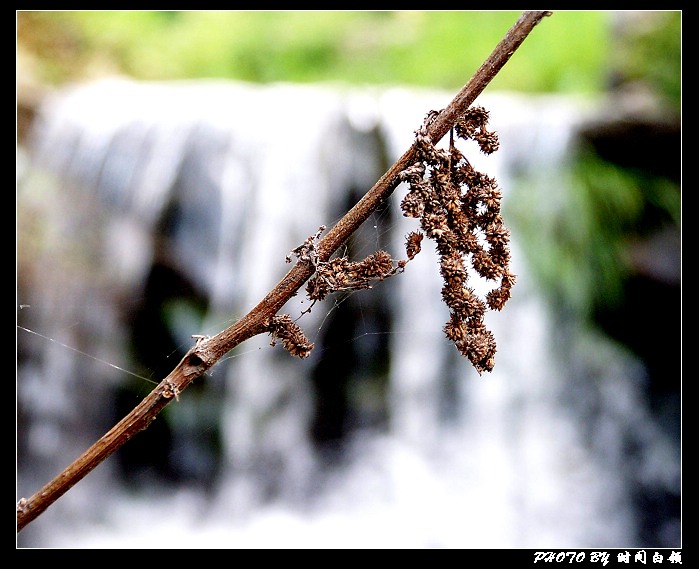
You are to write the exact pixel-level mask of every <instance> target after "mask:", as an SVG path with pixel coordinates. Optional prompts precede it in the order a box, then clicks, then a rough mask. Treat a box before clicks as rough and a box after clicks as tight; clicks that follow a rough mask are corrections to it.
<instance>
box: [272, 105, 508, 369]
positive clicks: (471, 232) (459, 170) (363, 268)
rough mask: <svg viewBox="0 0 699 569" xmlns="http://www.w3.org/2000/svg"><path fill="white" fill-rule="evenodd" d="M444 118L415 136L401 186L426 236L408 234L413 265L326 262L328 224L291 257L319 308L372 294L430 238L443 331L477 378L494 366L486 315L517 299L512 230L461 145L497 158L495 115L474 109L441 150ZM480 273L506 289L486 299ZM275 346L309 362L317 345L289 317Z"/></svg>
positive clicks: (492, 187) (373, 258)
mask: <svg viewBox="0 0 699 569" xmlns="http://www.w3.org/2000/svg"><path fill="white" fill-rule="evenodd" d="M437 114H438V113H436V112H435V111H431V112H430V113H429V114H428V115H427V117H426V119H425V122H424V124H423V125H422V127H421V128H420V129H418V130H417V131H416V133H415V134H416V150H417V161H416V162H415V163H414V164H413V165H412V166H410V167H409V168H406V169H405V170H403V172H401V175H400V179H401V181H404V182H407V183H408V184H409V191H408V193H407V194H406V196H405V198H403V201H402V202H401V209H402V210H403V215H405V216H406V217H415V218H418V219H420V225H421V228H422V231H423V232H424V233H422V232H419V231H414V232H411V233H410V234H408V236H407V239H406V244H405V250H406V254H407V256H408V259H407V260H401V261H395V260H394V259H392V258H391V256H390V255H389V254H388V253H387V252H386V251H383V250H380V251H376V252H375V253H372V254H371V255H369V256H368V257H366V258H365V259H363V260H361V261H355V262H352V261H350V260H349V259H347V257H335V258H333V259H331V260H329V261H320V260H319V256H318V252H317V251H316V241H317V240H318V239H320V235H321V233H322V232H323V231H324V230H325V226H321V227H320V228H319V229H318V231H317V232H316V234H315V235H311V236H310V237H308V238H307V239H306V240H305V241H304V242H303V243H302V244H301V245H299V246H298V247H296V248H295V249H294V250H293V251H291V253H290V254H289V255H288V256H287V258H286V261H287V262H288V263H290V262H291V259H292V256H296V258H297V259H299V260H300V261H304V262H308V263H311V264H312V265H313V267H314V268H315V274H314V275H313V277H311V278H310V279H309V281H308V284H307V285H306V294H307V296H308V298H309V300H312V301H313V303H315V302H316V301H319V300H323V299H325V298H326V297H327V296H328V295H329V294H331V293H334V292H349V291H355V290H360V289H367V288H371V286H372V283H374V282H376V281H382V280H384V279H386V278H388V277H391V276H393V275H395V274H397V273H399V272H402V271H403V270H404V269H405V266H406V264H407V263H408V262H409V261H411V260H412V259H413V258H414V257H415V255H417V254H418V253H419V252H420V249H421V246H422V239H423V236H424V235H425V234H426V235H427V236H428V237H430V238H431V239H433V240H434V241H435V242H436V244H437V252H438V254H439V263H440V273H441V275H442V278H443V279H444V286H443V287H442V299H443V300H444V302H445V303H446V305H447V306H448V307H449V310H450V312H451V317H450V319H449V322H447V323H446V325H445V326H444V333H445V334H446V336H447V338H449V339H450V340H451V341H452V342H454V344H455V345H456V347H457V348H458V349H459V351H460V352H461V353H462V354H463V355H464V356H466V357H468V359H469V360H470V361H471V363H472V364H473V366H474V367H475V368H476V370H477V371H478V373H482V372H483V371H492V369H493V366H494V363H495V351H496V345H495V338H494V336H493V334H492V333H491V332H490V331H489V330H488V329H487V328H486V327H485V324H484V323H483V316H484V314H485V312H486V310H488V309H489V308H490V309H492V310H500V309H502V307H503V306H504V305H505V303H506V302H507V301H508V300H509V298H510V289H511V288H512V286H513V285H514V283H515V275H513V274H512V273H511V272H510V270H509V261H510V250H509V237H510V233H509V230H508V229H507V228H506V227H505V225H504V224H503V220H502V216H501V215H500V200H501V193H500V190H499V189H498V186H497V183H496V181H495V180H493V179H492V178H490V177H488V176H486V175H485V174H481V173H480V172H477V171H476V170H475V169H474V168H473V166H471V164H470V162H469V161H468V160H467V159H466V158H465V157H464V155H463V154H462V153H461V152H460V151H459V150H458V149H457V148H456V146H455V145H454V133H456V136H457V137H459V138H462V139H464V140H469V139H470V140H475V141H476V142H477V143H478V145H479V147H480V149H481V151H482V152H484V153H486V154H490V153H492V152H495V151H496V150H497V149H498V146H499V141H498V137H497V135H496V134H495V133H494V132H490V131H488V130H487V128H486V124H487V122H488V112H487V111H486V110H485V109H483V108H482V107H473V108H471V109H469V110H468V112H467V113H466V114H465V115H464V116H463V117H462V118H461V120H459V121H458V122H457V123H456V125H455V126H454V129H453V130H452V132H451V134H450V141H449V149H448V150H440V149H437V148H436V147H435V145H434V144H433V143H432V141H431V139H430V138H429V136H428V134H427V128H428V126H429V125H430V122H431V121H432V120H434V118H435V117H436V116H437ZM469 259H470V264H471V265H472V266H473V268H474V270H475V271H476V273H478V274H479V275H480V276H481V277H484V278H485V279H488V280H498V279H499V286H497V287H496V288H494V289H493V290H491V291H490V292H489V293H488V294H487V295H486V298H485V300H482V299H480V298H479V297H478V295H477V294H476V293H475V292H474V290H473V288H471V287H469V286H467V282H468V277H469V274H468V269H467V262H468V260H469ZM308 311H310V308H309V309H308ZM267 331H268V332H269V333H270V334H271V336H272V345H275V344H276V341H277V339H281V340H282V342H283V344H284V347H285V348H286V349H287V350H288V351H289V352H290V353H291V354H292V355H295V356H298V357H300V358H306V357H308V355H309V354H310V352H311V350H312V349H313V343H311V342H310V341H309V340H308V338H306V336H305V335H304V333H303V331H302V330H301V328H300V327H299V326H298V325H296V324H295V323H294V322H293V321H292V320H291V317H290V316H289V315H288V314H284V315H282V316H275V317H274V318H272V319H271V320H270V322H269V323H268V327H267Z"/></svg>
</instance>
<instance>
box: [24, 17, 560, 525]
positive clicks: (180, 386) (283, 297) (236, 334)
mask: <svg viewBox="0 0 699 569" xmlns="http://www.w3.org/2000/svg"><path fill="white" fill-rule="evenodd" d="M548 15H550V12H548V11H536V12H534V11H532V12H524V13H523V14H522V15H521V16H520V18H519V19H518V20H517V22H516V23H515V24H514V26H512V28H511V29H510V30H509V31H508V32H507V34H506V35H505V37H504V38H503V40H502V41H501V42H500V43H499V44H498V45H497V46H496V48H495V49H494V50H493V52H492V53H491V54H490V56H489V57H488V59H486V61H485V62H484V63H483V65H481V67H480V68H479V69H478V71H477V72H476V73H475V74H474V76H473V77H472V78H471V79H470V80H469V81H468V83H467V84H466V85H465V86H464V87H463V89H461V91H459V93H458V94H457V95H456V97H455V98H454V99H453V100H452V102H451V103H450V104H449V105H448V106H447V107H446V108H445V109H444V110H443V111H442V112H441V113H439V115H438V116H437V117H436V119H435V120H434V121H433V122H432V123H431V124H430V126H429V129H428V136H429V137H430V139H431V140H432V141H433V142H434V143H435V144H436V143H438V142H439V141H440V140H441V139H442V138H443V137H444V136H445V135H446V133H447V132H449V130H450V129H451V128H452V127H453V126H454V124H455V122H456V121H457V120H458V119H459V117H461V116H462V115H463V114H464V113H465V112H466V110H467V109H468V108H469V106H470V105H471V104H472V103H473V102H474V101H475V99H476V98H477V97H478V95H480V94H481V93H482V92H483V90H484V89H485V88H486V86H487V85H488V84H489V83H490V81H491V80H492V79H493V78H494V77H495V76H496V75H497V73H498V72H499V71H500V69H502V67H503V66H504V65H505V63H507V61H508V60H509V59H510V57H511V56H512V54H513V53H514V52H515V51H516V50H517V48H519V46H520V45H521V44H522V42H523V41H524V40H525V39H526V37H527V36H528V35H529V33H530V32H531V31H532V30H533V29H534V27H535V26H536V25H537V24H538V23H539V22H540V21H541V20H542V19H543V18H544V17H545V16H548ZM415 156H416V151H415V146H414V145H413V146H411V147H410V149H408V150H407V151H406V153H405V154H403V156H401V157H400V159H399V160H398V161H397V162H396V163H395V164H394V165H393V166H392V167H391V168H390V169H389V170H388V172H386V173H385V174H384V175H383V176H382V177H381V179H380V180H379V181H378V182H377V183H376V184H375V185H374V186H373V187H372V188H371V189H370V190H369V191H368V192H367V193H366V194H365V195H364V197H362V199H361V200H359V202H357V204H356V205H355V206H354V207H353V208H352V209H351V210H350V211H349V212H347V214H346V215H345V216H344V217H343V218H342V219H341V220H340V221H339V222H338V223H337V224H336V225H335V226H334V227H333V228H332V229H331V230H330V231H329V232H328V233H327V234H326V235H325V237H323V239H321V240H320V242H319V243H318V245H317V247H316V250H317V253H318V260H320V261H327V260H328V259H329V258H330V256H331V255H332V254H333V253H334V252H335V251H336V250H337V249H338V248H339V247H340V246H341V245H342V244H343V243H344V242H345V241H346V240H347V239H348V238H349V237H350V236H351V235H352V233H354V232H355V231H356V230H357V229H358V228H359V226H360V225H361V224H362V223H364V221H366V219H368V217H369V216H370V215H371V213H372V212H373V211H374V210H375V209H376V208H377V207H378V206H379V205H380V204H381V203H382V202H383V201H384V200H386V199H387V198H388V197H389V196H390V195H391V193H392V192H393V190H394V189H395V188H396V187H397V186H398V184H399V183H400V180H399V174H400V173H401V172H402V171H403V170H405V169H406V168H407V167H408V166H410V165H412V163H413V162H414V161H415ZM314 271H315V266H314V264H313V263H311V262H310V261H305V260H300V261H299V262H298V263H296V265H294V267H293V268H292V269H291V270H290V271H289V272H288V273H287V274H286V276H285V277H284V278H283V279H282V280H281V281H279V283H277V285H276V286H275V287H274V288H273V289H272V290H271V291H270V292H269V294H267V296H265V297H264V298H263V299H262V301H261V302H260V303H259V304H258V305H257V306H255V308H253V309H252V310H251V311H250V312H249V313H248V314H247V315H245V316H244V317H243V318H241V319H240V320H238V321H237V322H236V323H235V324H233V325H232V326H230V327H229V328H226V329H225V330H223V331H222V332H219V333H218V334H217V335H216V336H213V337H211V338H206V337H199V338H198V339H197V342H196V344H195V345H194V346H193V347H192V348H191V349H190V350H189V351H188V352H187V354H186V355H185V356H184V358H182V360H181V361H180V363H179V364H177V366H176V367H175V369H174V370H173V371H172V372H171V373H170V374H169V375H168V376H167V377H166V378H165V379H163V380H162V381H161V382H160V383H159V384H158V386H157V387H156V388H155V389H154V390H153V391H152V392H151V393H150V394H149V395H147V396H146V397H145V398H144V399H143V400H142V401H141V402H140V403H139V404H138V406H136V408H135V409H134V410H133V411H131V412H130V413H129V414H128V415H127V416H126V417H124V418H123V419H122V420H121V421H120V422H119V423H117V424H116V425H115V426H114V427H113V428H112V429H111V430H110V431H109V432H108V433H107V434H106V435H104V436H103V437H102V438H101V439H99V440H98V441H97V442H96V443H95V444H94V445H93V446H92V447H90V448H89V449H88V450H87V451H85V453H83V454H82V455H81V456H80V457H79V458H78V459H77V460H75V462H73V463H72V464H71V465H70V466H68V467H67V468H66V469H65V470H64V471H63V472H61V474H59V475H58V476H57V477H56V478H54V479H53V480H52V481H51V482H49V483H48V484H47V485H46V486H44V487H43V488H42V489H41V490H39V491H38V492H37V493H36V494H34V495H33V496H32V497H31V498H21V499H20V500H19V501H18V502H17V531H18V532H19V531H21V530H22V529H23V528H24V527H26V525H27V524H29V523H30V522H32V521H33V520H34V519H36V518H37V517H38V516H39V515H40V514H41V513H43V512H44V511H45V510H46V509H47V508H48V507H49V506H50V505H51V504H53V503H54V502H55V501H56V500H57V499H58V498H60V497H61V496H62V495H63V494H65V493H66V492H67V491H68V490H70V488H72V487H73V486H74V485H75V484H77V483H78V482H79V481H80V480H82V478H84V477H85V476H86V475H87V474H88V473H89V472H90V471H91V470H92V469H94V468H95V467H96V466H98V465H99V464H100V463H101V462H102V461H104V460H105V459H106V458H107V457H109V456H110V455H111V454H112V453H113V452H114V451H116V450H117V449H118V448H119V447H121V446H122V445H123V444H124V443H125V442H126V441H128V440H129V439H130V438H131V437H132V436H134V435H135V434H136V433H138V432H139V431H141V430H143V429H145V428H146V427H148V425H149V424H150V423H151V422H152V421H153V419H155V417H156V416H157V415H158V413H160V411H161V410H162V409H163V408H164V407H165V406H166V405H168V404H169V403H170V402H171V401H172V400H173V399H179V394H180V393H182V392H183V391H184V390H185V389H186V388H187V387H188V386H189V384H190V383H192V381H194V380H195V379H197V378H199V377H201V376H202V375H203V374H204V373H205V372H206V371H207V370H208V369H210V368H211V367H212V366H213V365H214V364H216V362H218V361H219V360H220V359H221V358H222V357H223V356H224V355H225V354H227V353H228V352H229V351H230V350H232V349H233V348H235V347H236V346H237V345H238V344H240V343H242V342H244V341H245V340H248V339H249V338H252V337H253V336H256V335H258V334H262V333H265V332H268V331H269V323H270V321H271V319H272V317H274V316H275V315H276V313H277V312H278V311H279V310H280V309H281V308H282V306H284V304H286V302H287V301H288V300H289V299H290V298H291V297H293V296H294V295H295V294H296V293H297V292H298V290H299V289H300V288H301V287H302V286H303V284H304V283H305V282H306V281H307V280H308V279H309V278H310V277H311V276H312V275H313V273H314Z"/></svg>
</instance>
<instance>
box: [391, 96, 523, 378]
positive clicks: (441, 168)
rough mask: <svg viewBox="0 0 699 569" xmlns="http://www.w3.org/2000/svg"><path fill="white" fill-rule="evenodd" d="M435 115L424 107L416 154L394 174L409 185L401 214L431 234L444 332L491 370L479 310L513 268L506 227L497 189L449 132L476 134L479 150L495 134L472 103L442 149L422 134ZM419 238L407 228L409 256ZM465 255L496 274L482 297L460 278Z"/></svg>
mask: <svg viewBox="0 0 699 569" xmlns="http://www.w3.org/2000/svg"><path fill="white" fill-rule="evenodd" d="M436 115H437V113H436V112H435V111H432V112H431V113H429V114H428V115H427V117H426V119H425V122H424V124H423V126H422V127H421V128H420V129H418V130H417V131H416V149H417V157H418V160H417V162H416V163H415V164H413V165H412V166H410V167H409V168H406V169H405V170H404V171H403V172H402V173H401V180H402V181H405V182H407V183H408V184H409V187H410V189H409V191H408V193H407V194H406V196H405V198H404V199H403V201H402V202H401V208H402V210H403V215H405V216H406V217H415V218H419V219H420V225H421V228H422V230H423V231H424V232H425V234H426V235H427V236H428V237H430V238H432V239H434V241H435V242H436V245H437V252H438V254H439V262H440V273H441V275H442V277H443V279H444V286H443V287H442V299H443V300H444V302H445V303H446V305H447V306H448V307H449V310H450V312H451V318H450V319H449V322H447V323H446V325H445V327H444V333H445V334H446V336H447V337H448V338H449V339H450V340H451V341H452V342H454V344H455V345H456V347H457V348H458V349H459V351H460V352H461V353H462V354H463V355H464V356H466V357H468V359H469V360H470V361H471V363H472V364H473V366H474V367H475V368H476V370H477V371H478V373H482V372H483V371H492V369H493V366H494V363H495V351H496V344H495V338H494V336H493V334H492V333H491V332H490V331H489V330H488V329H487V328H486V327H485V324H484V323H483V316H484V314H485V311H486V310H487V309H488V308H490V309H493V310H500V309H502V307H503V306H504V305H505V303H506V302H507V301H508V300H509V298H510V289H511V288H512V286H513V285H514V283H515V275H513V274H512V273H511V272H510V270H509V261H510V250H509V235H510V234H509V230H508V229H507V228H506V227H505V225H504V224H503V219H502V216H501V215H500V200H501V192H500V190H499V189H498V186H497V183H496V181H495V180H494V179H492V178H490V177H488V176H486V175H485V174H481V173H480V172H477V171H476V170H475V169H474V168H473V166H472V165H471V164H470V162H469V161H468V160H467V159H466V158H465V157H464V156H463V154H461V152H460V151H459V150H458V149H457V148H456V146H455V145H454V132H455V133H456V136H457V137H459V138H462V139H464V140H468V139H472V140H475V141H476V142H477V143H478V145H479V147H480V149H481V151H482V152H484V153H486V154H490V153H492V152H495V151H496V150H497V149H498V146H499V141H498V137H497V135H496V134H495V133H494V132H490V131H488V130H487V128H486V124H487V121H488V111H486V110H485V109H483V108H482V107H473V108H471V109H469V110H468V112H467V113H466V114H465V115H464V117H463V118H462V119H461V120H459V121H458V123H457V124H456V125H455V127H454V129H453V130H452V133H451V135H450V143H449V149H448V150H440V149H437V148H435V146H434V144H433V143H432V141H431V139H430V138H429V136H428V135H427V127H428V126H429V124H430V122H431V121H432V120H434V118H435V117H436ZM420 239H421V234H419V233H411V234H410V235H409V236H408V242H407V244H406V250H407V252H408V256H409V257H410V256H411V255H412V256H414V255H415V254H416V248H417V250H418V251H419V244H420ZM410 258H412V257H410ZM469 258H470V262H471V265H472V266H473V268H474V270H475V271H476V273H478V274H479V275H480V276H482V277H484V278H486V279H488V280H497V279H499V286H498V287H496V288H494V289H493V290H491V291H490V292H489V293H488V294H487V296H486V299H485V301H483V300H482V299H480V298H479V297H478V296H477V295H476V294H475V292H474V290H473V288H471V287H469V286H467V281H468V277H469V275H468V270H467V261H468V259H469Z"/></svg>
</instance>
